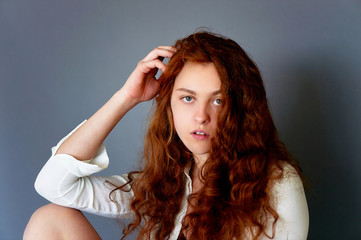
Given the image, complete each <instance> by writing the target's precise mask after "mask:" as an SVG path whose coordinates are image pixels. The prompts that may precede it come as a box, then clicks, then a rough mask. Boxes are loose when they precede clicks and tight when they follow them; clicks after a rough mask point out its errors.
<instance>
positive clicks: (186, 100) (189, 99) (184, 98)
mask: <svg viewBox="0 0 361 240" xmlns="http://www.w3.org/2000/svg"><path fill="white" fill-rule="evenodd" d="M183 101H185V102H192V101H193V98H192V97H190V96H186V97H183Z"/></svg>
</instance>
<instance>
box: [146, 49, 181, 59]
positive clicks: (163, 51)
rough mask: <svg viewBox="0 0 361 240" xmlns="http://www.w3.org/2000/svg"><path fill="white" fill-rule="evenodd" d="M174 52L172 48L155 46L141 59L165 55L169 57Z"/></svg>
mask: <svg viewBox="0 0 361 240" xmlns="http://www.w3.org/2000/svg"><path fill="white" fill-rule="evenodd" d="M174 53H175V52H174V51H173V50H169V49H165V48H159V47H158V48H155V49H154V50H152V51H151V52H150V53H148V55H147V56H146V57H145V58H144V59H143V61H149V60H153V59H156V58H159V57H167V58H171V57H172V56H173V54H174Z"/></svg>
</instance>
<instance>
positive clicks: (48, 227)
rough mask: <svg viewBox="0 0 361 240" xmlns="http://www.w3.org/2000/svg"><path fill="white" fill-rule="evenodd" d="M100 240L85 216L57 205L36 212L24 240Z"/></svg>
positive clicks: (49, 205)
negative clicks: (86, 239)
mask: <svg viewBox="0 0 361 240" xmlns="http://www.w3.org/2000/svg"><path fill="white" fill-rule="evenodd" d="M64 238H66V239H83V238H84V239H85V238H88V239H100V237H99V235H98V234H97V233H96V231H95V229H94V228H93V227H92V226H91V224H90V223H89V222H88V220H87V219H86V218H85V217H84V215H83V214H82V213H81V212H80V211H78V210H75V209H72V208H67V207H62V206H59V205H56V204H48V205H45V206H43V207H41V208H39V209H38V210H36V211H35V212H34V214H33V215H32V216H31V218H30V221H29V223H28V225H27V226H26V229H25V232H24V236H23V239H24V240H28V239H53V240H58V239H59V240H60V239H64Z"/></svg>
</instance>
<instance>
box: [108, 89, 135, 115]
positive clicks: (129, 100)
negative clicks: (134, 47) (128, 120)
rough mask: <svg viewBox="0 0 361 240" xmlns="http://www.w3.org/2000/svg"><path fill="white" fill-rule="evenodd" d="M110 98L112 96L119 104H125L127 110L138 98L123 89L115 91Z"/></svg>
mask: <svg viewBox="0 0 361 240" xmlns="http://www.w3.org/2000/svg"><path fill="white" fill-rule="evenodd" d="M112 98H114V100H115V101H117V102H118V103H119V104H120V105H122V106H125V107H126V108H128V109H129V110H130V109H131V108H133V107H134V106H135V105H137V104H138V103H139V100H138V99H135V98H133V97H131V96H129V94H127V92H126V91H124V90H123V89H120V90H119V91H117V92H116V93H115V94H114V95H113V97H112Z"/></svg>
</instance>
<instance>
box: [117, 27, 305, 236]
mask: <svg viewBox="0 0 361 240" xmlns="http://www.w3.org/2000/svg"><path fill="white" fill-rule="evenodd" d="M174 46H175V47H176V48H177V49H178V50H177V52H176V53H175V54H174V56H173V57H172V58H171V59H170V61H169V63H168V66H167V69H166V71H165V72H164V73H163V74H162V75H161V77H160V78H159V83H160V91H159V95H158V96H157V97H156V99H155V109H154V112H153V115H152V117H151V119H150V123H149V126H148V131H147V134H146V137H145V143H144V168H143V170H141V171H137V172H131V173H129V176H130V179H131V180H130V182H129V184H130V185H131V187H132V190H133V192H134V199H133V201H132V203H131V209H132V210H133V211H134V212H135V216H136V217H135V220H134V221H133V222H132V223H130V224H129V225H128V227H127V228H126V229H125V230H124V234H125V235H124V236H123V238H124V237H125V236H126V235H128V234H129V233H130V232H132V231H133V230H135V229H136V228H137V227H138V226H141V228H140V234H139V236H138V239H150V237H151V236H152V237H154V238H156V239H168V238H169V235H170V233H171V232H172V230H173V228H174V222H175V216H176V215H177V213H178V212H179V211H180V205H181V201H182V198H183V196H184V193H185V178H184V169H185V167H186V166H187V164H190V163H191V162H192V161H193V156H192V154H191V152H190V151H189V150H188V149H187V148H186V147H185V146H184V145H183V143H182V141H181V140H180V139H179V137H178V136H177V134H176V132H175V129H174V124H173V119H172V113H171V107H170V98H171V94H172V89H173V85H174V81H175V78H176V76H177V75H178V74H179V72H180V71H181V70H182V67H183V66H184V64H185V62H187V61H190V62H198V63H213V64H214V66H215V67H216V70H217V72H218V74H219V76H220V80H221V91H222V96H223V99H222V108H221V109H220V112H219V115H218V121H217V130H216V136H217V137H216V138H212V140H211V150H210V156H209V159H208V160H207V161H206V163H205V164H204V166H203V171H202V173H203V174H202V176H201V177H202V182H203V187H202V189H201V190H200V191H199V192H198V193H196V194H191V196H190V197H189V199H188V203H189V204H190V206H191V207H192V209H193V210H192V211H191V212H190V213H189V214H187V215H186V216H185V218H184V220H183V229H184V231H185V232H187V237H189V238H190V239H233V238H234V237H235V238H237V239H240V238H242V237H244V236H246V235H247V234H249V233H250V234H251V236H252V238H253V239H257V238H258V237H259V236H260V235H261V234H262V233H263V234H266V227H268V224H270V221H269V219H270V218H271V219H272V221H271V224H272V234H271V236H269V235H267V234H266V235H267V236H269V237H270V238H273V237H274V233H275V224H276V222H277V220H278V214H277V212H276V211H275V210H274V209H273V208H272V206H271V193H270V189H271V187H272V185H273V184H274V181H275V180H276V179H279V178H280V177H281V176H282V170H283V166H284V163H288V164H290V165H291V166H293V168H295V169H296V171H297V173H298V174H300V173H301V170H300V168H299V167H298V165H297V164H296V163H295V162H294V161H293V160H292V159H291V157H290V155H289V153H288V151H287V149H286V148H285V146H284V144H283V143H282V142H281V141H280V140H279V138H278V135H277V130H276V127H275V125H274V123H273V120H272V116H271V113H270V111H269V108H268V104H267V99H266V92H265V89H264V86H263V82H262V78H261V74H260V72H259V70H258V68H257V66H256V64H255V63H254V62H253V61H252V60H251V59H250V58H249V57H248V55H247V54H246V53H245V51H244V50H243V49H242V48H241V47H240V46H239V45H238V44H237V43H236V42H234V41H233V40H231V39H228V38H225V37H224V36H221V35H216V34H214V33H210V32H196V33H194V34H192V35H190V36H188V37H186V38H184V39H181V40H178V41H176V43H175V45H174ZM277 170H279V171H277ZM275 173H277V174H275ZM117 189H120V190H122V186H121V187H118V188H117ZM184 231H183V232H184ZM123 238H122V239H123Z"/></svg>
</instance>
